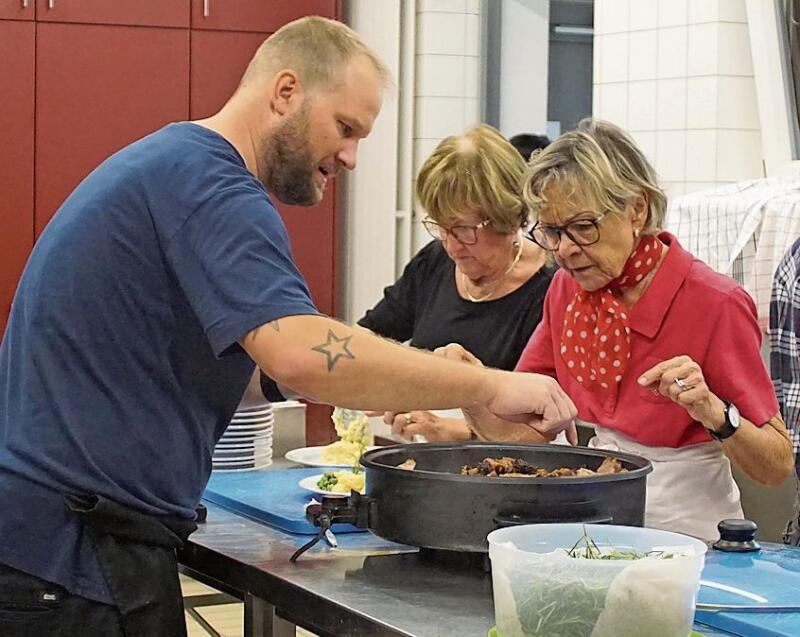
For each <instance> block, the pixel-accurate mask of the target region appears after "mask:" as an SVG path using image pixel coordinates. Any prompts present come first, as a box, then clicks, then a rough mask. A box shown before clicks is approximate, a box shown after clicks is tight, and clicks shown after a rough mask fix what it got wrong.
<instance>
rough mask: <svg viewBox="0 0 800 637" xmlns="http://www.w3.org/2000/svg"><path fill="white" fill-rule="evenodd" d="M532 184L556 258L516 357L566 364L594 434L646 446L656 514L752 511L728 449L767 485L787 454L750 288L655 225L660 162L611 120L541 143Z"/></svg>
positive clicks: (557, 372)
mask: <svg viewBox="0 0 800 637" xmlns="http://www.w3.org/2000/svg"><path fill="white" fill-rule="evenodd" d="M523 196H524V197H525V200H526V202H527V203H528V205H529V206H530V209H531V212H532V214H533V216H534V219H535V223H534V224H533V226H532V231H531V236H532V237H533V239H534V241H536V242H537V243H538V244H539V245H540V246H542V247H543V248H544V249H545V250H548V251H550V252H551V253H552V254H553V255H554V257H555V260H556V262H557V263H558V265H559V266H560V269H559V271H558V272H557V273H556V275H555V276H554V278H553V282H552V284H551V285H550V289H549V290H548V293H547V298H546V299H545V304H544V314H543V318H542V322H541V323H540V324H539V327H538V328H537V329H536V331H535V332H534V333H533V336H532V337H531V340H530V342H529V343H528V344H527V346H526V347H525V350H524V351H523V353H522V356H521V357H520V360H519V363H518V364H517V367H516V369H517V370H518V371H523V372H532V373H539V374H547V375H550V376H552V377H553V378H555V379H556V380H558V382H559V383H560V384H561V386H563V387H564V389H565V390H566V392H567V393H568V394H569V396H570V397H571V398H572V399H573V400H574V401H575V404H576V405H577V406H578V416H579V418H581V420H584V421H586V422H590V423H595V425H596V428H595V437H594V438H593V439H592V440H591V441H590V443H589V446H593V447H598V448H603V449H611V450H618V451H622V452H630V453H634V454H637V455H640V456H644V457H645V458H648V459H650V460H651V461H652V463H653V473H652V474H651V475H650V476H648V484H647V509H646V524H647V526H652V527H656V528H663V529H668V530H673V531H678V532H683V533H688V534H690V535H695V536H698V537H701V538H706V539H710V538H715V537H717V523H718V522H719V521H720V520H722V519H725V518H741V517H742V509H741V505H740V502H739V489H738V488H737V486H736V484H735V482H734V481H733V477H732V475H731V468H730V461H733V462H735V463H736V464H737V465H738V466H739V467H740V468H741V469H742V470H743V471H744V472H745V473H747V474H748V475H749V476H750V477H752V478H753V479H755V480H757V481H759V482H761V483H764V484H768V485H777V484H780V483H781V482H782V481H783V480H784V479H785V478H786V477H787V476H789V475H790V474H791V472H792V469H793V456H792V445H791V442H790V441H789V435H788V432H787V430H786V426H785V425H784V423H783V419H782V417H781V414H780V412H779V408H778V402H777V400H776V398H775V392H774V390H773V386H772V383H771V381H770V378H769V374H768V373H767V370H766V368H765V366H764V362H763V360H762V358H761V353H760V346H761V331H760V329H759V326H758V322H757V316H756V310H755V305H754V303H753V300H752V299H751V297H750V296H749V295H748V294H747V293H746V292H745V291H744V290H743V289H742V288H741V287H740V286H739V285H738V284H737V283H736V282H735V281H734V280H733V279H731V278H729V277H727V276H724V275H721V274H718V273H716V272H714V271H713V270H711V268H709V267H708V266H707V265H705V264H704V263H702V262H701V261H699V260H697V259H695V258H694V257H693V256H692V255H691V254H689V253H688V252H686V251H685V250H684V249H683V248H682V247H681V246H680V244H679V243H678V242H677V240H676V239H675V237H674V236H672V235H670V234H669V233H667V232H662V231H661V227H662V223H663V220H664V213H665V209H666V197H665V195H664V193H663V192H662V191H661V189H660V188H659V187H658V185H657V183H656V177H655V171H654V170H653V168H652V166H651V165H650V164H649V162H648V161H647V159H646V158H645V156H644V155H643V153H642V152H641V150H639V148H637V146H636V145H635V144H634V142H633V141H632V140H631V138H630V137H629V136H628V135H627V134H625V133H624V132H623V131H622V130H621V129H619V128H618V127H617V126H614V125H613V124H610V123H608V122H604V121H601V120H591V119H589V120H584V121H582V122H581V123H580V125H579V127H578V129H577V130H576V131H572V132H569V133H566V134H564V135H562V136H561V137H559V138H558V139H557V140H556V141H554V142H553V143H552V144H551V145H550V146H548V147H547V148H546V149H545V150H543V151H541V152H540V153H538V154H536V155H535V156H534V158H533V159H532V160H531V162H530V163H529V165H528V172H527V174H526V176H525V180H524V184H523ZM712 308H713V311H710V309H712ZM451 349H453V348H451ZM451 354H452V353H451ZM467 413H468V414H469V416H470V418H471V419H472V425H473V427H475V429H476V431H479V432H480V431H482V430H483V431H484V432H485V433H486V434H488V435H489V436H490V437H495V438H499V437H501V436H502V427H503V423H502V422H498V421H497V420H496V419H495V417H493V416H491V415H489V414H486V413H485V410H481V409H480V408H475V409H474V410H471V411H470V410H468V411H467ZM540 430H541V431H543V432H545V433H546V432H547V430H546V428H540Z"/></svg>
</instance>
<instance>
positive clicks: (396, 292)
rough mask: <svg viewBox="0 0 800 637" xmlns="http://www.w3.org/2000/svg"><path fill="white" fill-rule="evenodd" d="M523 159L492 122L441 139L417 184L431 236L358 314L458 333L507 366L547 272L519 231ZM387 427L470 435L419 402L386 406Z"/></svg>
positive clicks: (444, 334)
mask: <svg viewBox="0 0 800 637" xmlns="http://www.w3.org/2000/svg"><path fill="white" fill-rule="evenodd" d="M524 168H525V162H524V161H523V159H522V157H521V156H520V155H519V153H518V152H517V151H516V149H515V148H514V147H513V146H512V145H511V144H510V143H509V142H508V141H507V140H506V139H505V138H504V137H503V136H502V135H501V134H500V133H499V132H497V131H496V130H495V129H494V128H492V127H491V126H487V125H485V124H481V125H478V126H475V127H473V128H471V129H469V130H468V131H467V132H466V133H465V134H464V135H461V136H456V137H448V138H446V139H444V140H443V141H442V142H441V143H440V144H439V145H438V146H437V147H436V149H435V150H434V151H433V153H432V154H431V156H430V157H429V158H428V159H427V160H426V162H425V164H424V165H423V166H422V169H421V170H420V173H419V176H418V178H417V185H416V191H417V198H418V199H419V203H420V205H421V206H422V208H424V209H425V211H426V212H427V214H428V216H427V217H426V218H425V219H424V220H423V222H422V223H423V225H424V226H425V228H426V229H427V230H428V232H429V233H430V234H431V236H433V237H434V239H437V241H433V242H431V243H429V244H428V245H426V246H425V247H424V248H422V250H420V251H419V253H417V255H416V256H414V258H413V259H412V260H411V261H410V262H409V264H408V265H407V266H406V268H405V270H404V272H403V275H402V276H401V277H400V279H399V280H398V281H397V283H395V284H394V285H391V286H389V287H387V288H386V289H385V290H384V297H383V299H382V300H381V301H380V302H379V303H378V304H377V305H376V306H375V307H374V308H373V309H371V310H369V311H368V312H367V313H366V315H365V316H364V317H363V318H362V319H361V320H360V321H359V322H358V324H359V325H361V326H362V327H365V328H367V329H369V330H371V331H372V332H375V333H376V334H380V335H382V336H386V337H388V338H392V339H394V340H397V341H401V342H404V341H410V344H411V345H413V346H414V347H419V348H424V349H429V350H433V349H436V348H437V347H442V346H444V345H447V344H448V343H458V344H459V345H462V346H463V347H464V348H466V349H467V350H468V351H470V352H472V353H473V354H474V355H475V356H476V357H477V358H478V359H480V360H481V361H482V362H483V364H484V365H487V366H490V367H497V368H500V369H513V368H514V365H515V364H516V362H517V360H518V359H519V356H520V354H521V353H522V350H523V348H524V347H525V344H526V343H527V342H528V339H529V338H530V335H531V334H532V333H533V330H534V328H535V327H536V326H537V325H538V323H539V321H540V320H541V317H542V303H543V301H544V295H545V292H546V291H547V287H548V285H549V284H550V280H551V279H552V276H553V269H552V267H549V266H547V265H546V263H545V254H544V251H543V250H542V249H541V248H539V247H538V246H537V245H536V244H534V243H533V242H532V241H529V240H527V239H525V238H523V236H522V229H523V228H524V227H525V225H526V224H527V210H526V208H525V206H524V203H523V201H522V196H521V192H520V187H519V186H520V183H521V180H522V174H523V171H524ZM393 428H394V430H395V431H396V432H398V433H400V434H401V435H403V436H404V437H406V438H409V439H411V438H412V437H413V436H414V435H415V434H420V435H423V436H424V437H425V438H426V439H427V440H428V441H442V440H464V439H469V438H470V437H471V431H470V429H469V427H468V426H467V424H466V422H465V421H464V420H462V419H452V418H442V417H439V416H436V415H435V414H432V413H430V412H422V411H415V412H411V413H409V414H395V415H393ZM525 429H526V430H528V429H529V428H527V427H526V428H525ZM525 433H526V434H527V433H528V432H525ZM534 433H535V432H534Z"/></svg>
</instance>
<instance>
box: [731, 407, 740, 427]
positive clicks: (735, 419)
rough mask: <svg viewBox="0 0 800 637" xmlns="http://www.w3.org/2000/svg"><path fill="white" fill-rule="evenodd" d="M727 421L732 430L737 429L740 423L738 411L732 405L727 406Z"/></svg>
mask: <svg viewBox="0 0 800 637" xmlns="http://www.w3.org/2000/svg"><path fill="white" fill-rule="evenodd" d="M728 421H729V422H730V423H731V427H734V428H738V427H739V421H740V416H739V410H738V409H737V408H736V405H734V404H733V403H731V404H730V405H728Z"/></svg>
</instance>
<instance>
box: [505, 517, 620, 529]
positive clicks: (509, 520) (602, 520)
mask: <svg viewBox="0 0 800 637" xmlns="http://www.w3.org/2000/svg"><path fill="white" fill-rule="evenodd" d="M492 521H493V522H494V523H495V524H496V525H497V528H499V529H502V528H505V527H507V526H520V525H522V524H547V523H548V522H581V523H583V524H611V523H612V522H613V521H614V518H613V517H611V516H604V517H594V518H592V517H587V518H580V517H578V519H572V520H565V519H558V518H556V519H553V518H542V517H534V516H530V517H527V516H524V515H519V514H518V513H501V514H499V515H497V516H495V517H494V518H492Z"/></svg>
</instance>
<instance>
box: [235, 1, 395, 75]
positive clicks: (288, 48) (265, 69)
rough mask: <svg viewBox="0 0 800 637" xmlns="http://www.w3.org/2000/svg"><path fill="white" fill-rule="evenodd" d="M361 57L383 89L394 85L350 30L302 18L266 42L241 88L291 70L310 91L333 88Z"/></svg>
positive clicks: (322, 20) (331, 22)
mask: <svg viewBox="0 0 800 637" xmlns="http://www.w3.org/2000/svg"><path fill="white" fill-rule="evenodd" d="M359 56H362V57H364V58H366V59H367V60H368V61H369V62H370V64H371V65H372V67H373V68H374V69H375V73H376V74H377V76H378V78H379V80H380V81H381V84H382V85H383V87H384V88H386V87H389V86H391V84H392V73H391V71H390V70H389V69H388V67H387V66H386V65H385V64H384V63H383V62H382V61H381V59H380V58H379V57H378V55H377V54H376V53H375V52H374V51H373V50H372V49H370V48H369V47H368V46H367V45H366V44H365V43H364V41H363V40H362V39H361V38H360V37H359V36H358V34H357V33H356V32H355V31H353V30H352V29H351V28H350V27H348V26H346V25H344V24H342V23H341V22H337V21H336V20H330V19H328V18H321V17H319V16H308V17H305V18H300V19H299V20H295V21H294V22H290V23H289V24H286V25H284V26H282V27H281V28H280V29H278V30H277V31H276V32H275V33H273V34H272V35H271V36H269V37H268V38H267V39H266V40H265V41H264V43H263V44H262V45H261V46H260V47H259V48H258V51H256V54H255V55H254V56H253V59H252V60H251V61H250V64H249V65H248V67H247V69H246V70H245V72H244V75H243V76H242V81H241V82H240V84H239V87H240V88H242V87H245V86H247V85H248V84H250V83H251V82H253V81H255V80H258V79H260V78H262V77H270V78H271V77H272V76H274V75H275V74H276V73H278V72H279V71H281V70H283V69H292V70H294V71H295V72H296V73H297V75H298V77H299V78H300V82H301V83H302V84H303V86H304V87H305V88H306V89H307V90H314V89H319V88H330V87H332V86H334V85H336V83H337V82H339V81H340V78H341V77H342V71H343V70H344V69H345V68H347V65H348V64H349V63H350V62H351V61H352V60H353V59H354V58H356V57H359Z"/></svg>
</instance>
